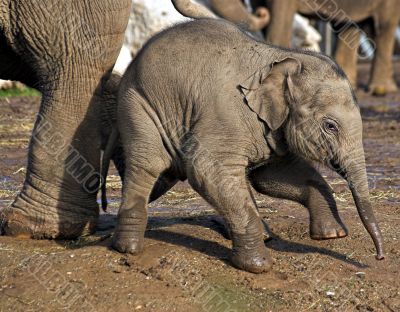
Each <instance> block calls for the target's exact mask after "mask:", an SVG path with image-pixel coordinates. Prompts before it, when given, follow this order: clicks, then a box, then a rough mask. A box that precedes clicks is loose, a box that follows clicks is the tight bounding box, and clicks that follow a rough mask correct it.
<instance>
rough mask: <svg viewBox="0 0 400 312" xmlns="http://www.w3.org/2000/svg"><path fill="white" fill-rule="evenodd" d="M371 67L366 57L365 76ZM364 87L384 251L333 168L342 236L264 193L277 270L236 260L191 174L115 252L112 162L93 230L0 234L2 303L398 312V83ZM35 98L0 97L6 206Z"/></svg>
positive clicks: (0, 196) (0, 188)
mask: <svg viewBox="0 0 400 312" xmlns="http://www.w3.org/2000/svg"><path fill="white" fill-rule="evenodd" d="M397 67H399V64H397ZM398 69H400V68H398ZM366 71H367V67H366V65H362V66H360V74H361V80H360V81H361V84H362V83H363V81H366V80H365V79H366V78H365V77H366V76H365V73H366ZM397 72H400V70H399V71H397ZM357 95H358V98H359V101H360V106H361V112H362V115H363V119H364V129H365V133H364V141H365V150H366V158H367V164H368V175H369V182H370V187H371V197H372V202H373V204H374V206H375V210H376V214H377V218H378V219H379V220H380V223H381V227H382V231H383V234H384V237H385V240H386V251H387V255H388V258H387V259H386V260H385V261H380V262H377V261H375V259H374V252H375V251H374V247H373V244H372V242H371V239H370V238H369V236H368V235H367V233H366V231H365V230H364V228H363V227H362V226H361V222H360V220H359V218H358V216H357V213H356V210H355V207H354V204H353V201H352V198H351V195H350V192H349V191H348V189H347V187H346V183H345V182H344V181H342V180H341V179H340V178H338V176H336V175H335V174H333V173H329V172H327V173H326V174H327V179H328V181H329V182H330V184H331V185H332V187H333V188H334V189H335V191H336V194H335V196H336V199H337V202H338V204H339V209H340V213H341V216H342V219H343V221H344V222H345V224H346V225H347V226H348V228H349V230H350V235H349V237H347V238H344V239H339V240H333V241H313V240H311V239H310V238H309V234H308V215H307V212H306V210H305V209H304V208H302V207H301V206H300V205H297V204H295V203H292V202H289V201H283V200H277V199H272V198H269V197H266V196H261V195H257V196H256V199H257V202H258V205H259V207H260V211H261V213H262V215H263V217H264V218H265V219H266V220H267V222H268V224H269V225H270V228H271V231H272V233H273V236H272V237H271V238H270V239H268V240H267V241H266V245H267V247H268V248H269V250H270V252H271V255H272V257H273V258H274V261H275V264H274V267H273V270H272V271H271V272H269V273H266V274H261V275H255V274H251V273H247V272H243V271H240V270H237V269H235V268H233V267H232V266H231V265H230V263H229V261H228V259H229V252H230V245H231V243H230V241H229V240H228V239H227V238H226V237H225V236H224V235H223V233H222V232H223V231H222V229H221V226H220V225H219V224H218V223H217V222H215V215H214V211H213V209H212V208H211V207H210V206H209V205H207V204H206V203H205V202H204V201H203V200H202V199H201V198H199V196H198V195H197V194H196V193H195V192H193V191H192V190H191V189H190V188H189V187H188V185H187V184H185V183H181V184H179V185H177V186H176V187H175V188H174V189H173V190H171V191H170V192H169V193H168V194H167V195H166V196H164V197H163V198H161V199H160V200H159V201H157V202H156V203H154V204H152V205H151V207H150V220H149V225H148V230H147V232H146V249H145V251H144V253H143V254H142V255H140V256H128V255H123V254H119V253H117V252H115V251H112V250H110V249H109V245H110V237H111V235H112V231H113V227H114V225H115V214H116V211H117V207H118V205H119V196H120V195H119V192H120V187H121V184H120V182H119V178H118V177H117V176H116V175H115V171H114V175H113V176H111V177H110V179H109V195H110V208H109V212H108V213H107V214H103V215H102V216H101V223H100V226H99V229H98V232H97V233H96V234H95V235H91V236H84V237H81V238H80V239H78V240H76V241H33V240H18V239H12V238H9V237H0V311H62V310H65V309H69V310H76V311H78V310H79V311H80V310H86V309H89V310H93V311H110V310H116V311H294V310H296V311H400V273H399V268H400V234H399V230H398V229H399V228H400V138H399V133H400V93H398V94H394V95H389V96H387V97H385V98H373V97H370V96H369V95H367V94H365V93H363V92H362V91H360V92H357ZM38 104H39V98H37V97H16V98H9V99H0V116H1V117H0V164H1V166H0V205H1V206H0V207H2V208H5V207H7V206H8V205H9V204H10V203H11V201H12V199H13V198H14V196H15V194H16V193H17V192H18V190H19V188H20V187H21V184H22V182H23V178H24V175H25V167H26V154H27V146H28V140H29V135H30V131H31V128H32V126H33V122H34V118H35V114H36V112H37V109H38Z"/></svg>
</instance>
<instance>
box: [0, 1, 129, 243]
mask: <svg viewBox="0 0 400 312" xmlns="http://www.w3.org/2000/svg"><path fill="white" fill-rule="evenodd" d="M130 5H131V1H130V0H90V1H89V0H68V1H67V0H63V1H59V0H41V1H37V0H0V78H1V79H12V80H19V81H22V82H24V83H25V84H28V85H29V86H31V87H35V88H37V89H38V90H39V91H41V92H42V94H43V98H42V103H41V105H40V110H39V114H40V118H38V120H37V121H36V123H35V128H34V130H33V137H32V140H31V142H30V145H29V154H28V164H27V175H26V179H25V182H24V186H23V189H22V191H21V193H20V194H19V195H18V196H17V198H16V200H15V201H14V203H13V204H12V206H11V207H10V209H7V210H5V211H2V214H1V222H0V225H1V227H2V228H3V232H5V233H6V234H8V235H14V236H25V237H35V238H44V237H47V238H53V237H77V236H79V235H81V234H82V233H83V232H84V231H86V230H87V229H89V230H92V229H93V228H94V226H95V224H96V221H97V218H98V213H99V208H98V204H97V202H96V195H97V188H98V185H99V182H100V179H99V177H100V175H99V171H100V151H101V147H102V144H104V140H102V133H101V132H102V131H103V130H102V129H103V123H102V121H101V119H102V118H103V117H102V115H103V108H104V106H103V104H104V102H103V100H102V92H103V91H102V88H103V87H104V85H105V84H107V79H108V76H109V72H110V71H111V69H112V67H113V65H114V62H115V60H116V58H117V56H118V53H119V50H120V47H121V45H122V40H123V37H124V31H125V28H126V24H127V22H128V17H129V12H130ZM0 232H1V230H0Z"/></svg>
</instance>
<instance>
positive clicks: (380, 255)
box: [337, 146, 385, 260]
mask: <svg viewBox="0 0 400 312" xmlns="http://www.w3.org/2000/svg"><path fill="white" fill-rule="evenodd" d="M337 171H338V172H339V173H340V174H341V175H342V176H344V177H345V178H346V180H347V182H348V184H349V187H350V190H351V192H352V194H353V198H354V202H355V204H356V207H357V211H358V214H359V216H360V218H361V221H362V222H363V224H364V227H365V228H366V230H367V231H368V233H369V235H370V236H371V238H372V240H373V241H374V244H375V248H376V252H377V256H376V258H377V259H378V260H381V259H384V258H385V255H384V251H383V238H382V234H381V231H380V229H379V226H378V222H377V221H376V219H375V215H374V212H373V209H372V205H371V202H370V198H369V190H368V180H367V172H366V169H365V158H364V149H363V147H362V146H361V147H359V148H357V149H355V150H354V152H353V153H351V154H350V155H349V156H348V157H347V158H346V160H344V161H343V166H341V167H340V169H337Z"/></svg>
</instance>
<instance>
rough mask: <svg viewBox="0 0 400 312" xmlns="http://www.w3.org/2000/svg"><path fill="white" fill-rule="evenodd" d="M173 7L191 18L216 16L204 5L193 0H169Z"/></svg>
mask: <svg viewBox="0 0 400 312" xmlns="http://www.w3.org/2000/svg"><path fill="white" fill-rule="evenodd" d="M171 1H172V4H173V5H174V7H175V9H176V10H177V11H178V12H179V13H181V14H182V15H183V16H186V17H191V18H195V19H198V18H217V16H216V15H215V14H214V13H212V12H211V11H210V10H209V9H207V8H206V7H205V6H203V5H201V4H199V3H196V2H195V1H194V0H171Z"/></svg>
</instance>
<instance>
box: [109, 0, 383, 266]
mask: <svg viewBox="0 0 400 312" xmlns="http://www.w3.org/2000/svg"><path fill="white" fill-rule="evenodd" d="M174 2H175V3H176V2H178V0H176V1H174ZM185 9H186V11H185V10H184V11H182V13H183V14H192V15H191V16H195V17H197V18H201V17H202V16H206V17H210V16H211V15H210V14H209V13H208V12H207V11H206V13H205V15H204V14H203V13H202V12H204V9H203V8H200V9H199V10H197V9H196V7H190V8H185ZM226 38H229V40H226ZM171 42H174V44H173V45H171ZM161 54H162V57H160V55H161ZM194 60H195V61H194ZM117 110H118V112H117V120H118V122H117V125H118V132H119V134H120V139H121V142H122V145H123V147H124V155H125V172H124V181H123V195H122V197H123V198H122V203H121V207H120V210H119V213H118V223H117V227H116V230H115V234H114V237H113V247H114V248H115V249H116V250H118V251H120V252H129V253H132V254H136V253H140V252H141V251H142V250H143V247H144V246H143V244H144V232H145V229H146V224H147V204H148V202H150V201H152V200H155V199H157V198H158V197H160V196H162V195H163V194H164V193H165V192H166V191H167V190H169V189H170V188H171V187H172V186H173V185H174V184H175V183H177V181H179V180H185V179H188V181H189V183H190V185H191V186H192V187H193V188H194V189H195V190H196V191H197V192H198V193H199V194H200V195H201V196H202V197H203V198H204V199H205V200H207V201H208V202H209V203H210V204H211V205H213V206H214V207H215V209H216V210H217V211H218V212H219V213H220V214H221V215H222V216H223V217H224V219H225V221H226V224H227V225H228V227H229V232H230V233H231V237H232V244H233V249H232V262H233V264H234V265H235V266H237V267H238V268H241V269H244V270H247V271H250V272H255V273H260V272H264V271H267V270H269V269H270V267H271V259H270V258H269V255H268V252H267V250H266V248H265V245H264V241H263V226H262V222H261V219H260V216H259V214H258V211H257V208H256V203H255V201H254V199H253V197H252V195H251V192H250V188H249V183H251V184H252V185H253V186H254V188H255V189H256V190H258V191H259V192H262V193H265V194H268V195H271V196H275V197H280V198H286V199H291V200H295V201H298V202H300V203H302V204H303V205H305V206H306V207H307V208H308V209H309V213H310V234H311V236H312V237H313V238H315V239H327V238H338V237H343V236H346V235H347V230H346V228H345V227H344V225H343V223H342V222H341V220H340V218H339V215H338V213H337V207H336V203H335V200H334V198H333V194H332V190H331V189H330V187H329V186H328V184H327V183H326V181H325V180H324V179H323V177H322V176H321V175H320V174H319V173H318V172H317V171H316V170H315V169H314V168H313V167H312V166H311V165H310V164H309V162H310V161H319V162H320V163H323V164H324V165H326V166H329V167H330V168H331V169H332V170H334V171H336V172H338V173H339V174H340V175H341V176H342V177H343V178H344V179H346V180H347V181H348V183H349V187H350V189H351V191H352V194H353V198H354V200H355V203H356V206H357V209H358V212H359V215H360V218H361V220H362V222H363V224H364V226H365V228H366V229H367V231H368V232H369V234H370V235H371V237H372V239H373V241H374V243H375V247H376V250H377V258H378V259H382V258H383V257H384V253H383V241H382V235H381V232H380V230H379V226H378V223H377V221H376V219H375V217H374V214H373V209H372V206H371V203H370V199H369V191H368V181H367V175H366V167H365V158H364V150H363V144H362V121H361V116H360V111H359V108H358V106H357V102H356V98H355V96H354V93H353V90H352V88H351V85H350V83H349V81H348V79H347V78H346V76H345V75H344V73H343V71H342V70H341V69H340V68H339V66H338V65H337V64H336V63H334V62H333V61H332V60H331V59H330V58H328V57H325V56H323V55H321V54H317V53H313V52H308V51H307V52H306V51H305V52H301V51H291V50H288V49H282V48H279V47H276V46H270V45H266V44H263V43H260V42H258V41H256V40H254V39H253V38H251V37H250V36H248V35H247V34H246V33H244V32H243V31H241V30H240V29H239V28H237V27H235V26H234V25H232V24H231V23H228V22H226V21H223V20H213V19H202V20H199V21H193V22H189V23H184V24H180V25H178V26H175V27H173V28H170V29H168V30H166V31H164V32H162V33H161V34H159V35H157V36H156V37H154V38H153V39H152V40H150V41H149V42H148V43H147V44H146V45H145V47H144V48H143V49H142V50H141V52H140V53H139V54H138V56H137V57H136V58H135V60H134V61H133V63H132V64H131V65H130V67H129V68H128V70H127V72H126V73H125V75H124V76H123V78H122V81H121V84H120V90H119V96H118V109H117ZM109 144H110V145H109V146H112V145H113V142H112V141H111V142H110V143H109ZM107 149H108V148H107ZM107 149H106V150H107ZM110 150H112V149H110ZM105 159H107V155H106V156H105Z"/></svg>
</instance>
